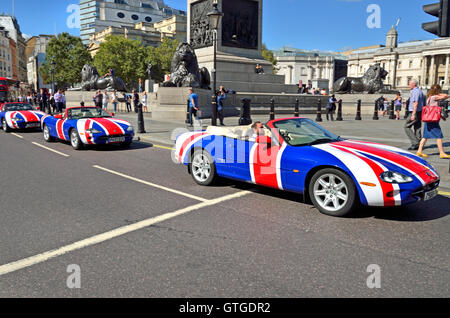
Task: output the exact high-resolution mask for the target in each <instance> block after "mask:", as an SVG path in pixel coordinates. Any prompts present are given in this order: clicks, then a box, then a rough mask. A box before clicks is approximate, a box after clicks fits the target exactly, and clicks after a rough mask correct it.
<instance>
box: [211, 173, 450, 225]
mask: <svg viewBox="0 0 450 318" xmlns="http://www.w3.org/2000/svg"><path fill="white" fill-rule="evenodd" d="M215 187H234V188H236V189H239V190H247V191H251V192H253V193H257V194H260V195H264V196H268V197H273V198H278V199H283V200H289V201H292V202H297V203H298V204H306V205H309V206H311V208H312V207H313V205H312V203H311V202H306V203H305V201H304V197H303V195H302V194H299V193H292V192H286V191H281V190H276V189H270V188H266V187H262V186H257V185H254V184H249V183H244V182H238V181H232V180H226V179H220V181H218V183H217V184H216V185H215ZM449 206H450V198H448V197H445V196H441V195H439V196H437V197H436V198H435V199H433V200H431V201H428V202H418V203H416V204H412V205H408V206H402V207H389V208H379V207H365V206H363V207H360V208H359V209H357V210H356V211H355V212H353V213H352V214H351V215H349V216H347V218H350V219H363V218H377V219H384V220H388V221H398V222H424V221H431V220H436V219H441V218H444V217H446V216H448V215H449V214H450V208H449Z"/></svg>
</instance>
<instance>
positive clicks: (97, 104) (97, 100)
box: [94, 90, 103, 108]
mask: <svg viewBox="0 0 450 318" xmlns="http://www.w3.org/2000/svg"><path fill="white" fill-rule="evenodd" d="M94 100H95V107H97V108H102V107H103V95H102V92H101V91H100V90H98V91H97V93H96V94H95V96H94Z"/></svg>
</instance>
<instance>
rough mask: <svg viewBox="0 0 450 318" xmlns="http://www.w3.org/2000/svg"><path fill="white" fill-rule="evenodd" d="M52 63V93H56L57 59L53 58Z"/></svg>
mask: <svg viewBox="0 0 450 318" xmlns="http://www.w3.org/2000/svg"><path fill="white" fill-rule="evenodd" d="M50 65H51V66H52V70H51V73H52V93H53V94H55V66H56V63H55V61H54V60H52V62H51V63H50Z"/></svg>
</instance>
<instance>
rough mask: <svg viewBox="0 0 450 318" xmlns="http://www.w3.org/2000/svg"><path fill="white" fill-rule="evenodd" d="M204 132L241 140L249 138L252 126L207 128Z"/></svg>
mask: <svg viewBox="0 0 450 318" xmlns="http://www.w3.org/2000/svg"><path fill="white" fill-rule="evenodd" d="M206 132H207V133H208V134H211V135H217V136H224V137H228V138H235V139H243V138H245V137H248V136H251V135H252V133H253V130H252V125H248V126H233V127H219V126H209V127H208V128H207V129H206Z"/></svg>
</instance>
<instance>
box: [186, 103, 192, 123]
mask: <svg viewBox="0 0 450 318" xmlns="http://www.w3.org/2000/svg"><path fill="white" fill-rule="evenodd" d="M186 107H187V108H186V120H185V123H186V124H190V123H191V119H190V118H189V108H190V107H189V99H188V100H187V106H186Z"/></svg>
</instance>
